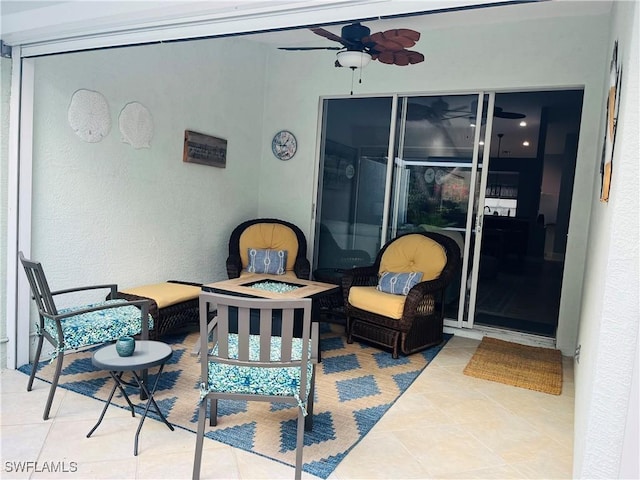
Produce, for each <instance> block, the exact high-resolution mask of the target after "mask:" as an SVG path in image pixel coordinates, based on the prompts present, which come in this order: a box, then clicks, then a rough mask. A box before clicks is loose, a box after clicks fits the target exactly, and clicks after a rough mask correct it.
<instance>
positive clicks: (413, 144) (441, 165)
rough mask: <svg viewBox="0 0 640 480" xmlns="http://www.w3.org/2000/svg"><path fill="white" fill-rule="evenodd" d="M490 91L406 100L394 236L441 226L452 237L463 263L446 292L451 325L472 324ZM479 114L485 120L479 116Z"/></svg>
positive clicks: (400, 113) (393, 207)
mask: <svg viewBox="0 0 640 480" xmlns="http://www.w3.org/2000/svg"><path fill="white" fill-rule="evenodd" d="M482 98H483V94H470V95H447V96H413V97H401V98H400V99H399V105H398V110H397V111H398V114H397V117H398V120H397V122H396V131H397V135H396V137H397V148H396V151H395V160H394V168H393V183H392V185H393V187H392V201H391V203H390V218H391V221H390V223H389V225H390V228H389V229H388V230H387V238H388V239H391V238H393V237H395V236H397V235H399V234H403V233H408V232H423V231H434V232H438V233H441V234H443V235H446V236H448V237H451V238H453V239H454V240H455V241H456V243H457V244H458V247H459V248H460V255H461V260H462V266H461V268H460V271H459V272H458V274H457V278H456V279H455V281H454V282H453V283H452V284H451V285H450V286H449V288H448V289H447V292H446V295H445V316H446V319H447V320H446V323H447V324H449V325H451V326H457V327H462V326H472V324H473V322H472V318H473V316H472V315H470V309H469V307H470V306H471V305H472V302H471V301H470V299H471V296H472V295H471V293H472V292H471V288H472V285H473V275H472V274H471V273H472V272H473V259H474V258H475V257H474V252H473V251H474V246H475V243H476V242H475V239H476V227H477V225H476V223H477V222H476V212H477V210H478V209H477V204H478V201H479V195H478V194H479V192H480V191H481V190H480V188H479V184H480V183H481V181H482V177H481V173H482V168H481V166H482V164H481V163H480V161H479V157H480V155H481V153H482V151H483V149H482V145H481V140H483V139H484V133H485V131H486V126H487V122H486V111H487V108H486V103H487V102H488V96H487V98H486V99H485V101H484V102H483V101H480V102H479V100H480V99H482ZM477 119H479V120H477Z"/></svg>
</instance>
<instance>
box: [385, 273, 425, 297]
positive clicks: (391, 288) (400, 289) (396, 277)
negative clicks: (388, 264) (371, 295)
mask: <svg viewBox="0 0 640 480" xmlns="http://www.w3.org/2000/svg"><path fill="white" fill-rule="evenodd" d="M420 280H422V272H407V273H394V272H384V273H383V274H382V275H380V278H379V279H378V287H377V288H378V290H380V291H381V292H385V293H393V294H394V295H407V294H408V293H409V290H411V288H412V287H413V286H414V285H415V284H416V283H418V282H420Z"/></svg>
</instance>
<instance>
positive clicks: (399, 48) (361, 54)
mask: <svg viewBox="0 0 640 480" xmlns="http://www.w3.org/2000/svg"><path fill="white" fill-rule="evenodd" d="M309 30H311V31H312V32H313V33H315V34H316V35H319V36H321V37H324V38H327V39H329V40H332V41H334V42H338V43H339V44H341V45H342V46H341V47H337V46H336V47H280V50H337V51H338V55H337V60H336V67H349V68H352V69H356V68H362V67H364V66H365V65H366V64H367V63H369V61H371V60H378V61H379V62H381V63H385V64H387V65H399V66H406V65H412V64H415V63H420V62H423V61H424V55H423V54H422V53H420V52H416V51H413V50H407V49H408V48H411V47H413V46H414V45H415V44H416V42H417V41H418V40H419V39H420V32H416V31H415V30H409V29H407V28H398V29H392V30H385V31H384V32H376V33H374V34H371V29H370V28H369V27H367V26H365V25H362V24H361V23H359V22H356V23H352V24H349V25H345V26H344V27H342V31H341V35H340V36H338V35H335V34H333V33H331V32H329V31H328V30H325V29H324V28H310V29H309Z"/></svg>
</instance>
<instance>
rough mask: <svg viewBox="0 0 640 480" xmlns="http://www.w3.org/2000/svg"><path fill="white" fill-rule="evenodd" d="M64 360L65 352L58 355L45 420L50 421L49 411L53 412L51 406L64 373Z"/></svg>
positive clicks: (45, 408) (43, 417)
mask: <svg viewBox="0 0 640 480" xmlns="http://www.w3.org/2000/svg"><path fill="white" fill-rule="evenodd" d="M63 360H64V352H60V353H59V354H58V359H57V361H56V371H55V373H54V374H53V380H51V388H50V389H49V398H47V404H46V405H45V407H44V415H42V419H43V420H48V419H49V411H50V410H51V404H52V403H53V396H54V394H55V393H56V387H57V386H58V380H59V379H60V372H61V371H62V362H63Z"/></svg>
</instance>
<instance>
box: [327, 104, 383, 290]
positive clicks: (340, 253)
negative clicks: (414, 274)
mask: <svg viewBox="0 0 640 480" xmlns="http://www.w3.org/2000/svg"><path fill="white" fill-rule="evenodd" d="M392 103H393V98H392V97H383V98H377V97H376V98H344V99H327V100H324V103H323V128H322V144H321V145H322V146H321V155H320V157H321V169H320V185H319V189H318V192H319V198H318V206H319V208H318V213H317V217H316V218H317V225H316V242H315V256H314V259H315V262H314V270H316V272H318V271H320V277H322V278H320V277H318V276H317V275H316V277H318V279H324V280H330V276H331V275H332V274H336V273H339V271H340V270H343V269H346V268H352V267H354V266H358V265H364V264H370V263H371V260H372V259H373V258H375V256H376V254H377V252H378V250H379V249H380V239H381V238H382V234H381V228H382V217H383V211H384V208H383V205H384V196H385V188H386V169H387V156H388V154H387V152H388V145H389V137H390V131H391V120H392V115H391V112H392ZM334 276H335V275H334Z"/></svg>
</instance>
